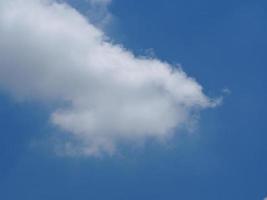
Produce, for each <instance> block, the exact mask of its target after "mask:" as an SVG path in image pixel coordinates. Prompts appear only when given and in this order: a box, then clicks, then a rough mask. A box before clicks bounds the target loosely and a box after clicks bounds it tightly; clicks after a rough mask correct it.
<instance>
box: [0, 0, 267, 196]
mask: <svg viewBox="0 0 267 200" xmlns="http://www.w3.org/2000/svg"><path fill="white" fill-rule="evenodd" d="M69 3H70V4H71V5H72V6H73V7H75V8H76V9H78V10H79V11H80V12H82V13H87V10H88V9H90V6H89V5H88V4H87V3H85V2H82V1H78V0H77V1H75V2H74V1H72V0H69ZM18 9H19V8H18ZM108 9H109V13H111V14H112V18H113V19H112V20H111V22H110V23H109V24H108V25H107V27H106V30H105V31H106V33H107V35H108V36H109V37H110V38H112V40H113V41H114V42H115V43H120V44H123V45H124V47H126V48H127V49H130V50H131V51H133V52H134V53H135V54H136V55H142V54H146V49H153V52H154V54H155V57H157V58H159V59H160V60H163V61H167V62H168V63H171V64H174V65H175V64H177V63H179V64H181V65H182V68H183V70H184V71H185V72H186V73H187V74H188V75H189V76H191V77H194V78H195V79H196V80H197V82H198V83H199V84H201V85H202V87H203V88H204V92H205V94H207V95H208V96H209V97H218V96H220V95H222V94H223V92H222V90H223V89H226V88H227V89H228V90H230V94H227V95H224V99H223V103H222V105H219V106H217V107H215V108H212V109H210V108H209V109H205V110H203V111H202V112H201V113H200V117H199V122H198V125H197V128H196V129H195V131H194V132H189V133H188V131H185V130H183V131H178V130H177V132H176V134H175V135H174V136H173V137H172V139H171V141H170V142H167V144H159V143H158V142H154V140H152V141H150V140H148V141H146V144H145V145H140V146H137V147H136V146H134V147H132V146H130V147H128V145H127V144H124V145H122V146H120V147H119V148H120V153H119V154H116V155H113V156H108V155H104V156H103V157H102V156H101V157H100V158H98V157H91V156H88V157H86V156H58V155H57V154H56V153H53V144H52V143H53V142H55V141H57V140H59V138H58V137H56V136H55V135H58V134H61V132H64V131H62V130H59V129H58V128H56V127H55V126H53V125H51V122H50V114H51V112H53V110H54V107H56V105H55V104H56V103H53V104H47V103H44V102H38V101H37V102H36V101H22V102H20V101H17V100H14V98H13V97H12V95H10V94H9V92H6V91H5V90H2V91H1V95H0V159H1V161H0V198H1V199H5V200H15V199H22V200H24V199H25V200H36V199H38V200H42V199H44V200H45V199H51V200H58V199H65V200H68V199H70V200H71V199H78V200H87V199H97V200H102V199H103V200H104V199H129V200H132V199H141V200H143V199H156V200H161V199H162V200H163V199H164V200H165V199H168V200H172V199H175V200H177V199H181V200H191V199H192V200H193V199H196V198H197V199H205V200H209V199H212V200H214V199H218V200H232V199H233V200H251V199H253V200H254V199H255V200H256V199H259V200H263V199H264V197H266V196H267V159H266V153H267V143H266V141H267V135H266V117H265V116H266V114H267V110H266V105H265V102H266V101H267V94H266V86H267V85H266V68H265V67H266V64H267V61H266V58H265V53H266V45H267V39H266V35H267V24H266V23H267V22H266V19H267V16H266V9H267V3H266V2H265V1H260V0H254V1H252V0H251V1H248V0H247V1H241V0H235V1H233V0H232V1H230V0H225V1H211V0H204V1H201V2H200V1H196V0H189V1H185V0H182V1H174V0H172V1H168V2H167V1H159V0H143V1H138V2H137V1H136V0H113V2H112V3H111V4H110V5H109V8H108ZM0 37H1V35H0ZM0 41H1V38H0ZM1 53H2V54H3V51H0V54H1ZM10 73H12V72H11V71H10ZM0 77H2V76H0ZM106 101H109V99H106ZM63 134H64V133H63ZM60 139H61V140H63V138H60Z"/></svg>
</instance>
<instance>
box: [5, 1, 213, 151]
mask: <svg viewBox="0 0 267 200" xmlns="http://www.w3.org/2000/svg"><path fill="white" fill-rule="evenodd" d="M0 43H1V45H0V87H1V88H2V89H4V90H7V91H8V92H10V93H11V94H12V95H14V96H15V97H16V98H20V99H25V100H38V101H45V102H47V103H51V102H54V101H57V102H58V101H59V102H62V106H59V107H58V109H57V110H55V111H54V112H53V113H51V121H52V122H53V123H54V124H55V125H56V126H58V127H59V128H61V129H62V130H65V131H66V132H68V133H69V134H71V135H72V136H74V138H75V139H76V141H75V142H72V141H70V143H68V144H67V145H66V151H67V152H69V153H73V154H77V153H79V154H84V155H97V154H101V153H114V152H115V151H116V145H117V144H118V143H119V142H123V141H132V142H135V141H139V140H145V139H147V138H156V139H164V138H167V137H169V136H170V135H171V134H172V133H173V130H174V129H176V128H179V127H183V126H185V125H186V124H190V122H191V121H192V120H194V119H195V117H194V114H195V113H197V112H198V111H199V110H201V109H204V108H208V107H212V106H214V105H216V102H215V101H213V100H211V99H209V98H208V97H207V96H205V95H204V94H203V92H202V87H201V86H200V85H199V84H198V83H197V82H196V81H195V80H194V79H192V78H190V77H188V76H187V75H186V74H185V73H184V72H183V71H182V70H181V69H178V68H176V67H174V66H171V65H170V64H168V63H166V62H163V61H160V60H159V59H155V58H153V59H152V58H145V57H137V56H135V55H133V54H132V53H131V52H130V51H129V50H127V49H125V48H123V47H122V46H121V45H116V44H113V43H111V42H109V41H108V39H107V37H106V36H105V35H104V33H103V32H102V31H101V30H100V29H98V28H96V27H95V26H94V25H93V24H91V23H89V22H88V21H87V20H86V19H85V18H84V17H83V16H82V15H81V14H80V13H79V12H77V11H76V10H74V9H73V8H71V7H70V6H68V5H67V4H64V3H58V2H57V1H52V0H27V1H23V0H10V1H0ZM66 103H67V105H66ZM63 105H64V106H63Z"/></svg>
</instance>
